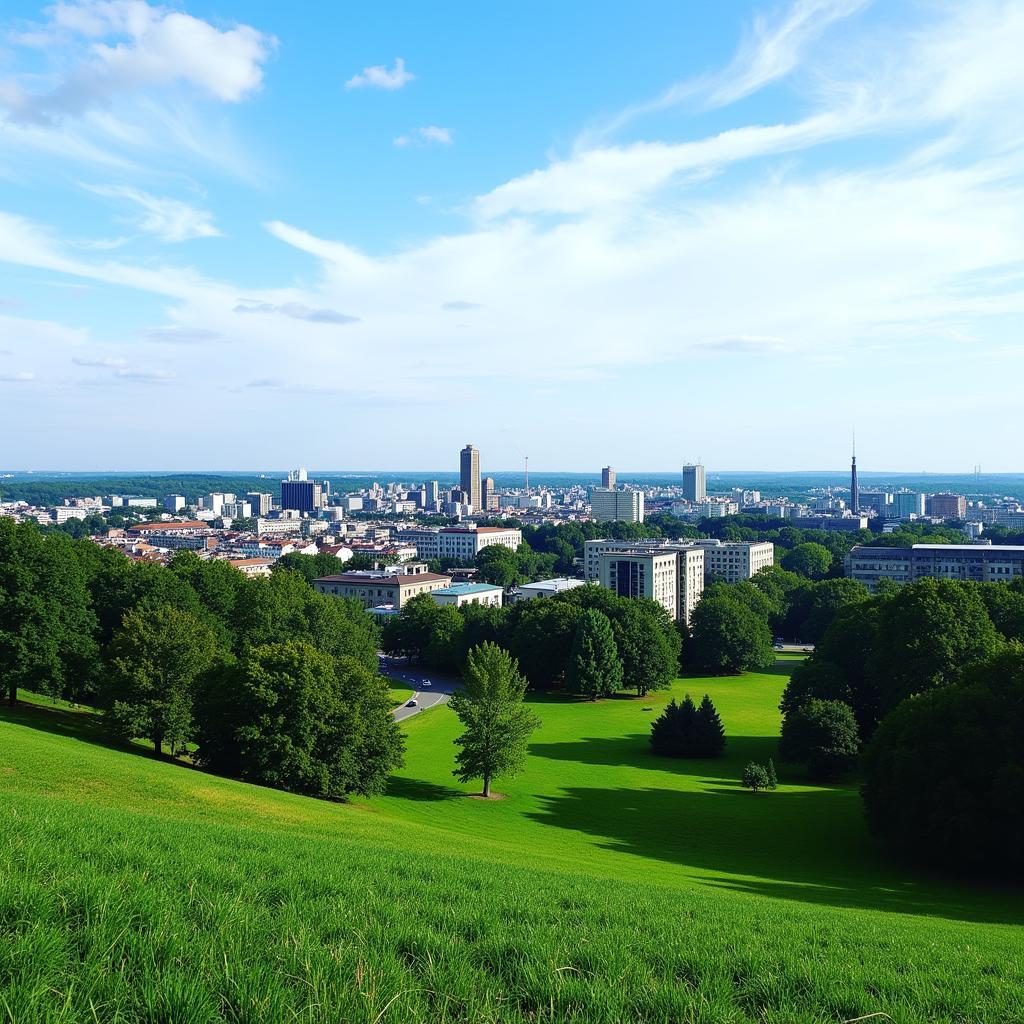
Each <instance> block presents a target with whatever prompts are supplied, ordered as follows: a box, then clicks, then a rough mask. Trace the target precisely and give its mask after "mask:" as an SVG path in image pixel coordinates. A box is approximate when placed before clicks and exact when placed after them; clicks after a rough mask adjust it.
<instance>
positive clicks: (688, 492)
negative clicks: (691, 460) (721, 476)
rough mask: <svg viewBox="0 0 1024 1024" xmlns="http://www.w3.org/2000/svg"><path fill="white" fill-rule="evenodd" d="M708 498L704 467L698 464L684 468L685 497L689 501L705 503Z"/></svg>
mask: <svg viewBox="0 0 1024 1024" xmlns="http://www.w3.org/2000/svg"><path fill="white" fill-rule="evenodd" d="M707 496H708V488H707V481H706V479H705V474H704V467H703V466H702V465H701V464H700V463H699V462H698V463H696V464H695V465H692V466H683V497H684V498H685V499H686V500H687V501H703V500H704V499H705V498H706V497H707Z"/></svg>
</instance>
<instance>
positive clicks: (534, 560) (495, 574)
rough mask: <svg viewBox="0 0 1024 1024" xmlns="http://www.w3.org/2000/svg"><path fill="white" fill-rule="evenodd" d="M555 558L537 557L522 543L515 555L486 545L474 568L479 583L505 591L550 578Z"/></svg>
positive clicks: (477, 557) (547, 555)
mask: <svg viewBox="0 0 1024 1024" xmlns="http://www.w3.org/2000/svg"><path fill="white" fill-rule="evenodd" d="M558 557H559V556H558V554H557V553H551V554H548V553H538V552H536V551H534V550H533V549H532V548H531V547H530V545H529V544H528V543H527V542H526V541H525V540H524V541H523V542H522V543H521V544H520V545H519V547H518V548H517V549H516V550H515V551H513V550H512V549H511V548H507V547H505V546H504V545H503V544H491V545H489V546H488V547H486V548H484V549H483V550H482V551H481V552H480V553H479V554H478V555H477V556H476V562H475V565H476V567H477V570H478V571H479V574H480V578H481V579H482V580H484V581H485V582H486V583H493V584H494V585H495V586H498V587H504V588H505V589H506V590H508V589H510V588H511V587H515V586H518V585H519V584H520V583H531V582H533V581H534V580H540V579H544V578H545V577H549V576H552V575H553V574H554V572H555V564H556V562H557V560H558Z"/></svg>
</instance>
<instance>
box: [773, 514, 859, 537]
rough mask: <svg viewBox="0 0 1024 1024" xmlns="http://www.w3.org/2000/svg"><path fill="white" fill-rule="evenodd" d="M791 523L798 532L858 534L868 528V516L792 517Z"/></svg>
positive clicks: (790, 518)
mask: <svg viewBox="0 0 1024 1024" xmlns="http://www.w3.org/2000/svg"><path fill="white" fill-rule="evenodd" d="M789 521H790V523H792V525H793V526H795V527H796V528H797V529H798V530H826V531H829V532H834V531H838V532H841V533H856V532H857V530H866V529H867V528H868V517H867V516H790V517H789Z"/></svg>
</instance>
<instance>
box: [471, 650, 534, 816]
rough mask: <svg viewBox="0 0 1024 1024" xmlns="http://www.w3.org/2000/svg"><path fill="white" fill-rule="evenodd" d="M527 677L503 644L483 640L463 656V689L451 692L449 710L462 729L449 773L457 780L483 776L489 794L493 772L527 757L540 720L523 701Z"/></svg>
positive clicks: (501, 771) (506, 772)
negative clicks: (532, 736) (528, 747)
mask: <svg viewBox="0 0 1024 1024" xmlns="http://www.w3.org/2000/svg"><path fill="white" fill-rule="evenodd" d="M525 693H526V680H525V679H524V678H523V676H522V675H521V674H520V672H519V666H518V665H517V663H516V660H515V659H514V658H513V657H512V656H511V655H510V654H509V653H508V651H506V650H505V649H504V648H502V647H499V646H498V645H497V644H493V643H482V644H481V645H480V646H479V647H474V648H473V649H472V650H471V651H470V652H469V654H468V655H467V656H466V669H465V673H464V676H463V689H461V690H459V691H458V692H457V693H454V694H452V699H451V706H452V710H453V711H454V712H455V714H456V715H458V717H459V721H460V722H461V723H462V725H463V727H464V728H465V730H466V731H465V732H464V733H463V734H462V735H461V736H459V737H458V739H456V740H455V745H456V746H457V747H458V748H459V752H458V754H457V755H456V758H455V760H456V764H457V767H456V768H455V770H454V772H453V774H454V775H455V776H456V778H458V779H459V781H460V782H469V781H470V780H471V779H483V795H484V796H485V797H487V796H490V795H491V780H492V779H493V778H494V777H495V776H496V775H510V774H512V773H513V772H515V771H518V770H519V769H520V768H521V767H522V764H523V761H524V760H525V758H526V745H527V742H528V740H529V738H530V734H531V733H532V732H533V731H534V729H536V728H537V727H538V726H539V725H540V720H539V719H538V718H537V716H536V715H534V714H533V712H532V711H530V709H529V708H527V707H525V706H524V705H523V696H524V694H525Z"/></svg>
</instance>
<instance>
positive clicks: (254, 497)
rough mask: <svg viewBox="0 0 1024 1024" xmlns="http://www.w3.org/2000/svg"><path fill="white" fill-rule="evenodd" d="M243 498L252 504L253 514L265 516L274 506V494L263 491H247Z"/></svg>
mask: <svg viewBox="0 0 1024 1024" xmlns="http://www.w3.org/2000/svg"><path fill="white" fill-rule="evenodd" d="M245 500H246V501H247V502H249V504H250V505H252V514H253V515H254V516H265V515H266V514H267V513H268V512H269V511H270V510H271V509H272V508H273V507H274V496H273V495H272V494H267V493H265V492H263V491H249V492H248V493H247V494H246V495H245Z"/></svg>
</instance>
